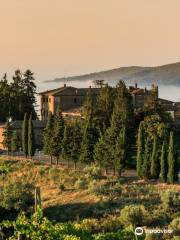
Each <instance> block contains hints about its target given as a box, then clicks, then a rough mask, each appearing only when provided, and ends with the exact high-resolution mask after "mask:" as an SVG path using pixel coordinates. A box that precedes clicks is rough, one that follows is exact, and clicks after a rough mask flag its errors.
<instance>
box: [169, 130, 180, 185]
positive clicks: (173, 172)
mask: <svg viewBox="0 0 180 240" xmlns="http://www.w3.org/2000/svg"><path fill="white" fill-rule="evenodd" d="M167 179H168V182H169V183H174V182H175V181H177V179H178V156H177V151H176V146H175V143H174V132H172V131H171V132H170V136H169V151H168V175H167Z"/></svg>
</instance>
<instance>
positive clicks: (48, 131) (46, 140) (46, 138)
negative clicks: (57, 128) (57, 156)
mask: <svg viewBox="0 0 180 240" xmlns="http://www.w3.org/2000/svg"><path fill="white" fill-rule="evenodd" d="M53 126H54V116H53V115H52V112H49V113H48V121H47V124H46V128H45V130H44V133H43V150H44V153H45V154H47V155H49V156H50V164H52V152H53V149H52V138H53Z"/></svg>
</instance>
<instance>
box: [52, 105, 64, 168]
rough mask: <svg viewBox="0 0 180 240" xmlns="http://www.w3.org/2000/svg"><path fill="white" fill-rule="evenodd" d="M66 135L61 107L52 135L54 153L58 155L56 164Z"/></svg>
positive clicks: (57, 113)
mask: <svg viewBox="0 0 180 240" xmlns="http://www.w3.org/2000/svg"><path fill="white" fill-rule="evenodd" d="M63 136H64V119H63V116H62V112H61V109H60V108H59V109H58V110H57V112H56V114H55V118H54V128H53V136H52V154H53V156H55V157H56V164H57V165H58V161H59V157H60V155H61V154H62V147H63Z"/></svg>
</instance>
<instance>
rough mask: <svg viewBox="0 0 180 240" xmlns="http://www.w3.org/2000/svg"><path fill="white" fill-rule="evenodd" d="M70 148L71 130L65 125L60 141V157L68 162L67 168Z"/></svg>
mask: <svg viewBox="0 0 180 240" xmlns="http://www.w3.org/2000/svg"><path fill="white" fill-rule="evenodd" d="M71 148H72V130H71V127H70V126H69V125H67V124H66V125H65V128H64V135H63V141H62V157H63V158H64V159H66V160H67V161H68V168H69V160H70V158H71Z"/></svg>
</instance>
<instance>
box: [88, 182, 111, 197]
mask: <svg viewBox="0 0 180 240" xmlns="http://www.w3.org/2000/svg"><path fill="white" fill-rule="evenodd" d="M106 190H107V189H106V186H105V185H103V184H101V183H100V182H98V181H96V180H92V181H91V182H90V183H89V185H88V191H89V193H92V194H96V195H101V194H105V193H106Z"/></svg>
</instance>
